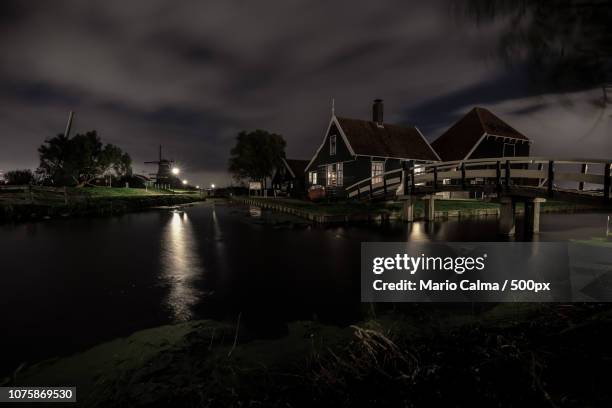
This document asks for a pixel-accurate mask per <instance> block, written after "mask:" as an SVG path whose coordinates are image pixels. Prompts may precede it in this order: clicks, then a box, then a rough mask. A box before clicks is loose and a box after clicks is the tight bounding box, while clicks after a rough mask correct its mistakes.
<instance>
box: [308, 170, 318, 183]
mask: <svg viewBox="0 0 612 408" xmlns="http://www.w3.org/2000/svg"><path fill="white" fill-rule="evenodd" d="M308 183H310V185H311V186H314V185H315V184H317V172H316V171H311V172H308Z"/></svg>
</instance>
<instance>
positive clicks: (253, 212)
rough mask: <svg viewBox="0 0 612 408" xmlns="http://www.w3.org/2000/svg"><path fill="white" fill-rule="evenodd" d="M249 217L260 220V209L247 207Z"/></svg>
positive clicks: (252, 206) (251, 206)
mask: <svg viewBox="0 0 612 408" xmlns="http://www.w3.org/2000/svg"><path fill="white" fill-rule="evenodd" d="M249 215H250V216H251V217H254V218H261V207H257V206H254V205H250V206H249Z"/></svg>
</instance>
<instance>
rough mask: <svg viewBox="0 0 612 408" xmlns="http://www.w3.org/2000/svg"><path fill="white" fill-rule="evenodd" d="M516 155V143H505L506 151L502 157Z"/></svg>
mask: <svg viewBox="0 0 612 408" xmlns="http://www.w3.org/2000/svg"><path fill="white" fill-rule="evenodd" d="M514 156H516V153H515V146H514V143H504V151H503V156H502V157H514Z"/></svg>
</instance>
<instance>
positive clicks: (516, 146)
mask: <svg viewBox="0 0 612 408" xmlns="http://www.w3.org/2000/svg"><path fill="white" fill-rule="evenodd" d="M530 144H531V142H530V140H529V139H528V138H527V136H525V135H523V134H522V133H520V132H519V131H518V130H516V129H514V128H513V127H512V126H510V125H508V124H507V123H506V122H504V121H503V120H501V119H500V118H498V117H497V116H495V115H494V114H493V113H491V112H490V111H489V110H487V109H485V108H479V107H475V108H473V109H472V110H471V111H469V112H468V113H467V114H466V115H465V116H464V117H463V118H461V119H459V121H457V122H456V123H455V124H454V125H452V126H451V127H450V128H449V129H448V130H447V131H446V132H444V133H443V134H442V135H441V136H440V137H439V138H437V139H436V140H435V141H434V142H433V143H432V144H431V145H432V147H433V148H434V150H435V151H436V153H438V155H439V156H440V159H441V160H442V161H455V160H469V159H482V158H488V157H521V156H529V147H530Z"/></svg>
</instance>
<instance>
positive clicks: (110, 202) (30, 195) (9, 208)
mask: <svg viewBox="0 0 612 408" xmlns="http://www.w3.org/2000/svg"><path fill="white" fill-rule="evenodd" d="M201 200H203V198H202V197H201V195H200V194H199V193H195V192H192V191H186V190H177V191H169V190H145V189H137V188H108V187H86V188H67V189H49V188H32V189H30V190H23V191H21V190H20V191H6V190H0V222H8V221H27V220H40V219H48V218H58V217H71V216H97V215H109V214H120V213H124V212H130V211H138V210H141V209H145V208H150V207H156V206H168V205H178V204H187V203H191V202H195V201H201Z"/></svg>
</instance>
